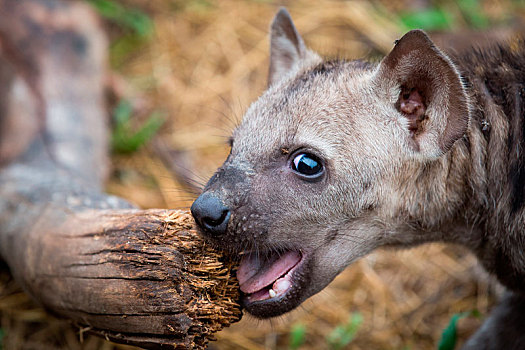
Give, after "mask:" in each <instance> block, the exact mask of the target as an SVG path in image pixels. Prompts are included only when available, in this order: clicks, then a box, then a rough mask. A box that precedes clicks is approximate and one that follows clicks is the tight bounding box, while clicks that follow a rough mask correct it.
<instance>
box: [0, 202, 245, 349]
mask: <svg viewBox="0 0 525 350" xmlns="http://www.w3.org/2000/svg"><path fill="white" fill-rule="evenodd" d="M57 209H58V208H49V210H50V212H49V214H45V216H41V217H40V218H39V220H38V224H37V225H38V226H37V228H35V226H33V229H32V230H31V231H30V232H28V233H27V234H25V235H17V236H14V237H11V241H10V243H11V244H4V242H2V256H4V257H5V258H6V261H7V262H8V264H9V266H11V267H12V271H13V274H14V276H15V277H16V279H17V281H18V282H19V283H21V284H22V285H23V287H24V289H25V290H26V291H27V292H28V293H29V294H30V295H31V296H32V297H33V298H34V299H35V300H37V301H38V302H39V303H40V304H42V305H43V306H44V307H45V308H46V309H48V310H50V311H51V312H52V313H54V314H57V315H59V316H64V317H67V318H69V319H71V320H73V321H74V322H75V323H77V324H78V325H80V326H83V327H85V326H87V327H90V331H91V332H92V333H96V334H99V335H102V336H105V337H106V338H108V339H111V340H114V341H118V342H124V343H128V344H135V345H139V346H143V347H156V346H158V345H172V346H174V347H175V348H183V349H198V348H204V347H205V345H206V343H207V342H208V340H210V339H214V338H213V334H214V333H215V332H217V331H219V330H220V329H222V328H223V327H227V326H229V325H230V324H232V323H233V322H236V321H238V320H239V319H240V318H241V308H240V305H239V291H238V282H237V280H236V278H235V277H234V275H233V274H232V273H233V271H234V270H235V268H236V263H235V262H234V261H232V260H231V259H228V258H226V257H223V256H222V255H221V254H219V253H217V252H216V251H214V250H213V249H212V248H211V247H210V246H208V245H206V244H205V243H204V242H203V240H202V239H201V238H200V237H199V236H198V235H197V234H196V232H195V230H194V227H193V225H194V224H193V219H192V218H191V216H190V215H189V214H188V213H186V212H182V211H173V210H88V211H80V212H76V213H75V214H73V215H71V214H70V215H67V216H66V217H63V212H62V214H61V215H55V214H54V213H56V212H57V211H56V210H57ZM58 212H60V211H58ZM28 219H30V218H28ZM2 238H3V237H2ZM6 248H7V249H6Z"/></svg>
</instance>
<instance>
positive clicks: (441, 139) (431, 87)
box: [378, 30, 469, 158]
mask: <svg viewBox="0 0 525 350" xmlns="http://www.w3.org/2000/svg"><path fill="white" fill-rule="evenodd" d="M378 76H379V77H380V80H381V81H383V83H385V82H386V83H387V84H388V85H389V86H388V88H389V90H390V91H396V94H399V95H398V96H392V97H393V99H392V100H395V99H396V98H397V101H396V102H395V108H396V109H397V110H398V111H399V112H400V113H401V114H402V115H403V116H404V117H405V118H406V119H407V121H408V129H409V131H410V137H411V141H410V142H411V143H412V144H413V146H414V149H415V151H416V152H417V153H419V154H420V155H422V156H423V157H425V158H426V157H429V158H435V157H439V156H440V155H442V154H443V153H445V152H447V151H448V150H449V149H450V148H451V147H452V145H453V144H454V142H456V141H457V140H458V139H459V138H461V137H462V136H463V135H464V133H465V132H466V130H467V126H468V121H469V103H468V97H467V94H466V92H465V89H464V87H463V84H462V81H461V77H460V75H459V73H458V71H457V69H456V67H455V66H454V64H453V63H452V61H451V60H450V59H449V58H448V57H447V56H446V55H445V54H444V53H443V52H441V51H440V50H439V49H438V48H437V47H436V46H434V44H433V42H432V41H431V40H430V38H429V37H428V36H427V35H426V34H425V33H424V32H423V31H421V30H412V31H410V32H408V33H407V34H405V35H404V36H403V37H402V38H401V39H400V40H399V41H397V42H396V45H395V47H394V49H393V50H392V51H391V52H390V54H388V56H386V57H385V58H384V59H383V61H381V64H380V66H379V75H378ZM392 88H393V89H392Z"/></svg>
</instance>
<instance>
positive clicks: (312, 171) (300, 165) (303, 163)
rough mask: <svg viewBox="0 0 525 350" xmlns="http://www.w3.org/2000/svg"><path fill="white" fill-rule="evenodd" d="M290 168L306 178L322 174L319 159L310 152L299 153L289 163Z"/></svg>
mask: <svg viewBox="0 0 525 350" xmlns="http://www.w3.org/2000/svg"><path fill="white" fill-rule="evenodd" d="M291 167H292V170H293V171H295V172H297V173H299V174H300V175H303V176H305V177H307V178H310V179H313V178H317V177H319V176H321V175H322V174H323V170H324V167H323V164H322V163H321V160H320V159H319V158H317V157H316V156H314V155H313V154H310V153H299V154H298V155H296V156H295V158H294V159H293V161H292V164H291Z"/></svg>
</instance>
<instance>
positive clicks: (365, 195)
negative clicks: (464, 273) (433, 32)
mask: <svg viewBox="0 0 525 350" xmlns="http://www.w3.org/2000/svg"><path fill="white" fill-rule="evenodd" d="M524 96H525V48H524V45H523V43H520V44H518V45H516V46H515V47H514V48H512V47H511V46H509V47H507V48H500V47H498V48H495V49H492V50H490V51H485V52H482V51H472V52H471V53H469V54H466V55H463V56H461V57H459V56H458V57H451V58H449V57H447V56H446V55H445V54H443V53H442V52H441V51H440V50H439V49H437V48H436V47H435V46H434V45H433V43H432V42H431V41H430V39H428V37H427V36H426V35H425V34H424V33H423V32H421V31H412V32H409V33H407V34H406V35H405V36H404V37H403V38H402V39H400V40H399V41H398V42H397V43H396V45H395V47H394V48H393V50H392V52H391V53H390V54H389V55H387V56H386V57H385V58H384V59H383V60H382V61H381V62H380V63H379V64H370V63H366V62H362V61H344V60H340V61H323V60H322V59H321V58H320V57H319V56H318V55H317V54H315V53H313V52H311V51H310V50H308V49H307V48H306V47H305V46H304V43H303V41H302V39H301V37H300V36H299V34H298V33H297V31H296V29H295V27H294V25H293V23H292V21H291V19H290V17H289V15H288V13H287V12H286V11H285V10H281V11H279V13H278V14H277V15H276V18H275V19H274V22H273V24H272V30H271V59H270V75H269V88H268V90H267V91H266V92H265V93H264V94H263V95H262V96H261V97H260V98H259V99H258V100H257V101H256V102H254V103H253V104H252V106H251V107H250V108H249V110H248V111H247V113H246V115H245V116H244V119H243V121H242V122H241V124H240V125H239V126H238V127H237V129H236V130H235V131H234V133H233V136H232V149H231V153H230V155H229V156H228V158H227V160H226V161H225V162H224V164H223V166H222V167H221V168H219V170H218V171H217V172H216V174H215V175H214V176H213V177H212V179H210V181H209V183H208V184H207V186H206V188H205V190H204V193H203V194H202V195H201V196H200V197H199V198H198V199H197V200H196V201H195V203H194V204H193V206H192V212H193V214H194V216H195V218H196V221H197V223H198V224H199V226H200V228H201V231H202V233H203V234H204V235H205V236H206V237H208V238H209V240H210V242H213V243H214V244H216V245H217V246H218V247H220V248H222V249H224V250H227V251H230V252H233V253H241V252H242V253H244V257H243V259H242V261H241V266H240V268H239V272H238V278H239V281H240V285H241V290H242V291H243V292H244V303H245V307H246V309H247V310H248V312H250V313H252V314H253V315H255V316H258V317H263V318H264V317H272V316H276V315H280V314H282V313H284V312H287V311H289V310H291V309H293V308H295V307H296V306H298V305H299V304H300V303H301V302H302V301H304V300H305V299H306V298H308V297H309V296H311V295H313V294H315V293H317V292H318V291H320V290H321V289H323V288H324V287H325V286H326V285H327V284H328V283H329V282H330V281H331V280H332V279H333V278H334V277H335V276H336V275H337V274H338V273H340V272H341V271H342V270H343V269H344V268H345V267H346V266H347V265H348V264H350V263H351V262H353V261H355V260H356V259H358V258H359V257H361V256H363V255H365V254H367V253H368V252H370V251H371V250H373V249H375V248H377V247H379V246H396V245H397V246H411V245H415V244H420V243H424V242H430V241H445V242H453V243H460V244H463V245H466V246H467V247H469V248H470V249H472V251H474V252H475V253H476V254H477V256H478V257H479V259H480V261H481V262H482V264H483V265H484V266H485V267H486V269H487V270H488V271H490V272H492V273H493V274H494V275H495V276H497V278H498V279H499V280H500V281H501V283H502V284H503V285H505V286H506V287H507V288H508V289H509V290H511V291H513V293H514V294H513V295H509V297H508V298H507V300H506V301H505V302H504V303H503V304H502V307H501V308H500V309H499V310H498V311H497V312H495V313H494V316H493V318H494V319H496V320H495V321H494V320H489V322H487V324H486V326H485V327H484V328H483V332H482V333H480V334H479V335H477V336H476V337H475V338H474V339H473V340H472V341H471V343H470V345H467V347H468V346H471V347H472V348H480V347H479V346H480V345H479V343H478V342H480V341H481V342H482V343H483V346H485V347H487V348H498V347H500V346H503V344H504V343H503V342H505V341H508V340H509V338H512V337H513V336H514V335H516V336H518V335H521V331H520V328H519V327H523V329H522V330H525V316H521V314H522V312H525V306H520V305H521V304H525V302H523V301H522V298H521V296H520V293H522V292H525V193H524V192H525V149H524V147H525V120H524V119H525V98H524ZM524 300H525V299H524ZM520 301H521V302H520ZM509 303H510V304H512V305H516V307H515V308H513V307H509ZM511 312H513V313H514V314H513V316H514V317H517V318H516V321H517V324H518V325H519V327H518V326H516V323H513V324H514V327H515V333H509V332H512V327H511V326H509V322H506V323H505V322H498V320H500V319H502V318H503V319H507V320H508V319H509V317H510V316H509V313H511ZM510 318H512V317H510ZM521 320H523V322H518V321H521ZM520 323H521V324H520ZM503 324H505V327H506V329H505V331H506V333H501V332H500V333H501V334H506V335H509V334H512V336H511V337H508V336H501V337H500V338H501V339H500V340H494V339H496V338H497V337H496V338H495V337H491V339H492V341H493V343H490V342H489V341H487V340H486V339H485V338H484V337H485V335H486V334H488V330H490V329H495V327H500V328H501V327H503ZM516 327H517V328H516ZM521 337H525V336H524V335H522V336H521ZM518 338H519V337H518ZM515 340H516V341H515V342H514V343H508V344H512V346H519V345H516V344H519V342H520V341H523V339H515ZM505 344H507V343H505ZM481 348H483V347H481Z"/></svg>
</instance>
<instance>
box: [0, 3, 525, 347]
mask: <svg viewBox="0 0 525 350" xmlns="http://www.w3.org/2000/svg"><path fill="white" fill-rule="evenodd" d="M95 2H96V1H93V3H95ZM120 3H121V4H123V6H125V7H126V8H133V9H137V10H138V11H139V12H140V13H141V14H142V15H143V16H145V17H146V18H148V19H149V21H150V22H149V23H150V24H148V25H149V26H150V27H151V28H150V33H149V34H148V35H146V36H145V37H139V38H137V36H136V35H135V36H134V35H133V33H132V31H133V28H132V29H129V28H127V27H125V25H123V24H122V23H121V22H119V20H118V19H115V18H110V17H111V16H108V15H107V13H106V15H105V18H106V19H105V25H106V26H107V29H108V35H110V37H111V42H112V47H111V55H112V56H111V74H108V90H109V91H110V92H109V93H108V96H109V97H108V101H109V107H108V112H109V113H111V111H112V107H113V106H115V105H116V104H117V102H118V101H119V100H122V99H125V100H128V101H130V103H131V105H132V107H133V115H132V123H133V124H134V125H140V124H141V123H143V122H145V121H146V120H148V118H150V117H151V115H152V113H154V114H156V115H159V116H161V117H162V118H163V119H164V120H165V122H164V125H163V126H162V127H161V129H160V130H159V132H158V134H157V135H156V136H155V138H154V139H153V140H151V141H150V142H148V143H147V144H146V145H145V146H144V147H142V148H141V149H139V150H138V151H136V152H134V153H131V154H115V155H114V156H113V163H114V169H113V174H112V177H111V179H110V181H109V183H108V187H107V188H108V191H109V192H111V193H113V194H117V195H120V196H122V197H124V198H126V199H129V200H130V201H132V202H134V203H136V204H138V205H139V206H141V207H143V208H185V209H187V208H189V206H190V204H191V202H192V200H193V199H194V198H195V197H196V194H197V193H198V191H199V188H200V187H201V186H202V185H203V184H204V183H205V182H206V179H207V178H208V177H209V176H210V175H211V174H212V173H213V171H214V170H215V169H216V168H217V167H218V166H219V165H220V164H221V163H222V162H223V160H224V159H225V157H226V155H227V154H228V145H227V142H226V141H227V137H228V136H229V133H230V132H231V130H232V129H233V128H234V127H235V125H236V123H238V121H239V120H240V118H241V117H242V114H243V111H245V110H246V109H247V107H248V106H249V104H250V102H251V101H253V100H254V99H256V98H257V96H259V95H260V94H261V93H262V92H263V91H264V89H265V86H266V77H267V66H268V49H269V41H268V35H267V32H268V27H269V23H270V21H271V19H272V17H273V15H274V13H275V12H276V11H277V9H278V8H279V5H285V6H287V7H288V9H289V11H290V13H291V15H292V17H293V18H294V21H295V23H296V26H297V27H298V29H299V31H300V32H301V34H302V35H303V37H304V39H305V42H306V43H307V45H308V46H309V47H311V48H313V49H314V50H316V51H318V52H319V53H321V54H322V55H324V56H328V57H346V58H349V59H354V58H363V57H364V58H368V59H371V60H374V61H377V60H378V59H380V57H381V56H382V55H384V54H385V53H387V52H388V51H389V50H390V49H391V47H392V46H393V42H394V40H395V39H396V38H399V37H400V35H402V34H403V33H404V32H405V31H407V30H408V29H411V26H413V25H414V24H413V23H416V25H417V24H421V23H422V25H425V26H428V28H427V29H433V30H434V31H436V32H437V35H438V36H440V38H443V35H451V36H450V37H451V38H453V37H454V35H455V33H458V35H459V33H461V34H462V35H469V33H470V31H472V30H478V31H482V32H483V33H496V32H497V33H501V37H506V36H511V35H513V33H514V32H515V30H517V29H515V28H520V23H523V20H524V19H525V10H524V8H523V6H522V5H518V3H519V2H516V1H463V2H452V1H441V2H439V1H424V0H392V1H377V2H366V1H348V2H342V1H313V0H312V1H306V0H299V1H293V2H292V1H282V2H276V1H266V0H258V1H248V0H244V1H241V0H238V1H233V0H221V1H208V0H189V1H160V0H155V1H148V0H127V1H122V2H120ZM462 4H463V5H462ZM465 4H467V5H468V4H470V5H468V6H471V7H465V6H467V5H465ZM472 4H474V5H472ZM99 11H100V9H99ZM413 13H416V14H417V13H419V14H422V13H423V14H425V16H427V17H428V16H430V17H428V18H430V19H428V18H427V20H426V21H427V22H425V20H424V19H423V20H422V19H421V18H419V19H418V17H417V16H413ZM429 13H430V14H433V16H434V17H435V18H434V19H432V18H433V17H432V15H429ZM410 16H412V17H414V18H415V19H414V18H413V19H412V20H411V17H410ZM443 16H444V17H443ZM447 16H448V17H447ZM420 17H424V16H420ZM425 18H426V17H425ZM436 18H437V19H436ZM439 19H440V20H439ZM418 20H419V22H417V21H418ZM414 21H416V22H414ZM421 21H422V22H421ZM436 21H437V22H436ZM440 21H441V22H440ZM434 22H436V23H437V24H436V23H434ZM139 30H140V28H139ZM447 33H453V34H447ZM465 33H467V34H465ZM487 35H493V34H487ZM476 37H477V36H476ZM443 42H444V43H446V42H447V40H444V41H443ZM469 42H470V41H469ZM463 44H464V43H460V44H457V45H459V46H458V47H459V49H463V46H464V45H463ZM462 45H463V46H462ZM1 271H2V272H1V273H0V325H1V328H0V344H2V345H3V349H5V350H11V349H85V350H88V349H101V350H102V349H103V350H110V349H130V348H131V347H126V346H122V345H115V344H112V343H109V342H106V341H104V340H101V339H99V338H94V337H90V336H89V335H87V334H85V332H84V331H85V330H82V329H78V328H75V327H72V326H70V325H69V324H68V323H67V322H65V321H62V320H57V319H55V318H54V317H52V316H51V315H48V314H46V313H45V311H43V310H42V309H40V308H39V307H38V306H36V305H35V304H33V303H32V302H31V301H30V300H29V298H28V297H27V296H26V295H25V294H24V293H23V292H22V291H21V290H20V289H19V288H18V286H17V285H16V282H14V281H13V280H12V279H11V277H10V275H9V273H8V272H7V269H6V268H5V267H3V268H2V269H1ZM499 292H500V291H499V288H498V286H497V285H495V284H494V283H493V282H491V280H490V279H489V278H488V277H487V276H486V275H485V273H484V272H483V271H482V269H481V268H480V267H479V266H478V264H477V262H476V259H475V258H474V257H473V256H472V255H470V254H469V253H468V252H467V251H466V250H465V249H463V248H461V247H457V246H450V245H442V244H431V245H425V246H422V247H417V248H412V249H410V250H397V251H394V250H380V251H377V252H375V253H373V254H371V255H370V256H368V257H366V258H364V259H362V260H360V261H358V262H357V263H355V264H353V265H352V266H350V267H349V268H348V269H347V270H346V271H345V272H344V273H342V274H341V275H340V276H339V277H338V278H337V279H336V280H335V281H334V282H333V283H332V284H331V285H330V286H329V287H328V288H327V289H326V290H324V291H323V292H321V293H319V295H317V296H315V297H313V298H311V299H310V300H308V301H307V302H306V303H305V304H304V306H303V307H301V308H300V309H298V310H296V311H294V312H292V313H290V314H289V315H286V316H283V317H280V318H278V319H275V320H271V321H260V320H256V319H254V318H253V317H250V316H249V315H246V316H245V317H244V318H243V320H242V321H241V322H239V323H238V324H236V325H234V326H232V327H231V328H229V329H227V330H225V331H222V332H221V333H219V334H218V335H217V338H218V340H217V341H216V342H213V343H212V344H211V345H210V348H213V349H293V348H294V345H293V344H292V343H291V342H290V334H291V333H293V334H295V336H296V337H299V338H300V339H301V341H302V342H303V344H302V346H301V347H300V349H325V348H326V349H329V348H334V349H335V348H337V346H336V345H330V342H329V341H328V340H327V338H329V337H330V335H331V334H333V332H334V330H335V329H337V327H341V326H344V325H347V324H348V322H349V319H351V318H352V317H354V318H353V319H354V320H355V319H356V317H358V318H359V316H360V317H361V318H362V323H359V322H356V324H355V326H356V328H357V332H356V333H355V338H354V339H353V340H352V341H351V342H350V343H349V345H346V347H344V348H348V349H435V348H437V344H438V342H439V339H440V337H441V334H442V331H443V329H444V328H445V327H446V326H447V325H448V323H449V321H450V319H451V317H452V316H453V315H454V314H456V313H460V312H469V311H472V310H477V311H479V313H480V315H481V316H480V317H474V316H470V317H466V318H463V319H462V320H460V322H459V324H458V339H459V343H461V342H462V341H464V339H466V337H468V335H469V334H472V332H473V331H474V330H475V329H476V328H477V327H478V326H479V324H480V323H481V322H482V320H483V318H484V317H485V316H486V315H487V314H488V312H489V310H490V308H491V306H492V305H493V304H494V302H495V300H496V297H497V295H498V293H499ZM356 315H357V316H356ZM358 323H359V324H358ZM301 329H304V330H305V333H304V335H303V336H298V334H299V333H300V331H299V330H301ZM348 332H350V331H347V333H348ZM352 332H353V331H352ZM1 348H2V347H1V346H0V349H1Z"/></svg>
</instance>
